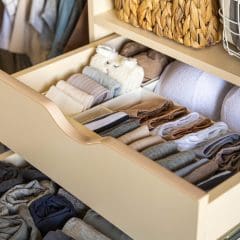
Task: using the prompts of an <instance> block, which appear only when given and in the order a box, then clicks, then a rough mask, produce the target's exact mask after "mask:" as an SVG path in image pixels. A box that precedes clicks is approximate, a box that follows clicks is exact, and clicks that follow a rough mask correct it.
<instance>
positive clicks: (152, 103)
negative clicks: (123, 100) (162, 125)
mask: <svg viewBox="0 0 240 240" xmlns="http://www.w3.org/2000/svg"><path fill="white" fill-rule="evenodd" d="M172 106H173V102H171V101H168V100H165V99H160V98H159V99H153V100H147V101H143V102H140V103H138V104H136V105H134V106H132V107H130V108H127V109H123V110H122V111H124V112H126V113H127V114H128V115H129V116H131V117H137V118H139V119H140V120H141V122H142V121H146V120H148V119H149V118H152V117H156V116H159V115H160V114H161V113H163V112H165V111H167V110H168V109H170V108H171V107H172Z"/></svg>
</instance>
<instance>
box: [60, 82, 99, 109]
mask: <svg viewBox="0 0 240 240" xmlns="http://www.w3.org/2000/svg"><path fill="white" fill-rule="evenodd" d="M56 87H57V88H58V89H60V90H61V91H63V92H64V93H66V94H67V95H69V96H70V97H72V98H73V99H74V100H76V101H77V102H79V103H80V104H82V105H83V108H84V109H83V110H86V109H88V108H90V107H91V106H92V105H93V103H94V97H93V96H92V95H89V94H87V93H86V92H84V91H82V90H80V89H78V88H75V87H73V86H72V85H71V84H69V83H68V82H65V81H63V80H61V81H59V82H58V83H57V85H56Z"/></svg>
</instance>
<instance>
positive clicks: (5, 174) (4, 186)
mask: <svg viewBox="0 0 240 240" xmlns="http://www.w3.org/2000/svg"><path fill="white" fill-rule="evenodd" d="M23 182H24V180H23V177H22V172H21V171H20V169H19V168H17V167H16V166H14V165H12V164H10V163H4V162H0V196H1V195H2V194H4V193H5V192H6V191H8V190H9V189H10V188H12V187H14V186H16V185H18V184H22V183H23Z"/></svg>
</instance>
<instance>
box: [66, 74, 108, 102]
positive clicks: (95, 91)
mask: <svg viewBox="0 0 240 240" xmlns="http://www.w3.org/2000/svg"><path fill="white" fill-rule="evenodd" d="M67 82H68V83H69V84H71V85H72V86H74V87H76V88H78V89H80V90H82V91H84V92H86V93H88V94H89V95H92V96H94V103H93V104H94V105H96V104H100V103H102V102H104V101H105V100H106V99H108V95H109V90H108V89H106V88H104V87H103V86H102V85H101V84H98V83H97V82H96V81H94V80H93V79H91V78H89V77H88V76H86V75H84V74H81V73H78V74H74V75H72V76H71V77H70V78H69V79H68V80H67Z"/></svg>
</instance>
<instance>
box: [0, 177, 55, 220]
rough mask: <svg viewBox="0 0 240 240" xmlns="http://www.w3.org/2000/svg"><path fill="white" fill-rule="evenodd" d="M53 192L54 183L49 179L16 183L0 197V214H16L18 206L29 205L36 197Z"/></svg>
mask: <svg viewBox="0 0 240 240" xmlns="http://www.w3.org/2000/svg"><path fill="white" fill-rule="evenodd" d="M54 192H55V188H54V185H53V183H52V182H50V181H41V182H38V181H37V180H34V181H32V182H29V183H27V184H20V185H16V186H15V187H13V188H11V189H9V190H8V191H7V192H6V193H5V194H3V195H2V197H1V198H0V215H1V216H4V215H8V214H16V213H17V211H18V209H19V207H20V206H22V205H24V206H29V205H30V204H31V203H32V202H33V201H35V200H37V199H38V198H41V197H42V196H44V195H46V194H49V193H54Z"/></svg>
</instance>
